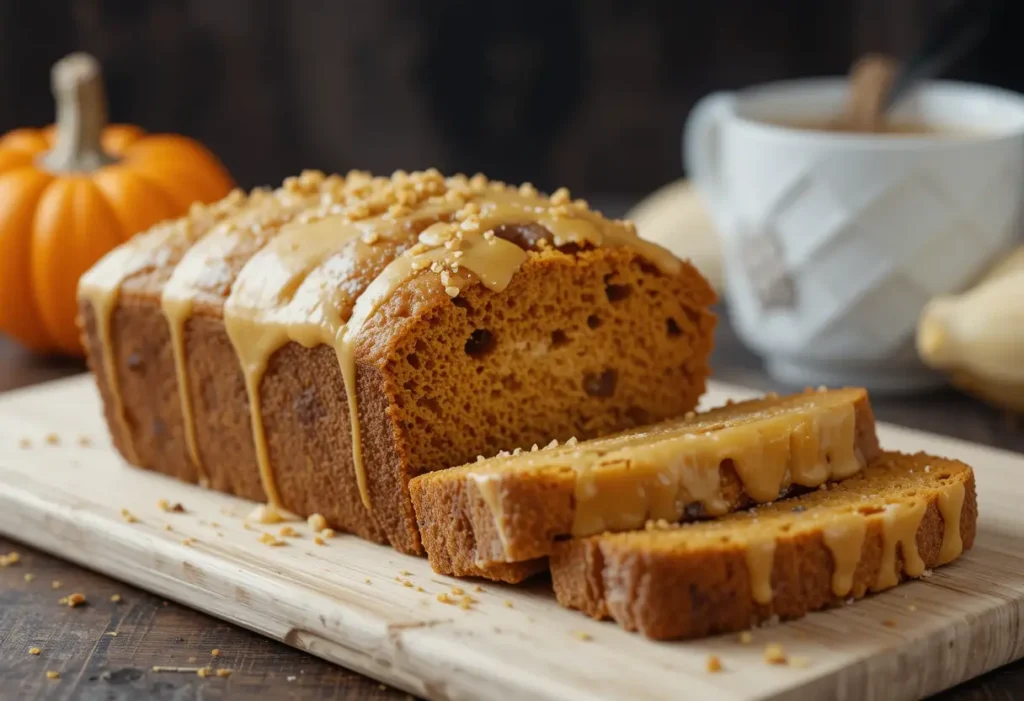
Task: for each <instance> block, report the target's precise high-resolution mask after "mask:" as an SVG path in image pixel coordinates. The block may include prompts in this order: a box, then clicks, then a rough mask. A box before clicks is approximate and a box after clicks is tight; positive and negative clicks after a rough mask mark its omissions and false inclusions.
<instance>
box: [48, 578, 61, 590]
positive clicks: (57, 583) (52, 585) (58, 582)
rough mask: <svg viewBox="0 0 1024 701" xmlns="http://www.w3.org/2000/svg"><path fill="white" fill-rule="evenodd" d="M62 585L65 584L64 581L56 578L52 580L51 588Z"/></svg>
mask: <svg viewBox="0 0 1024 701" xmlns="http://www.w3.org/2000/svg"><path fill="white" fill-rule="evenodd" d="M62 586H64V582H62V581H60V580H59V579H55V580H53V581H52V582H50V589H60V588H61V587H62Z"/></svg>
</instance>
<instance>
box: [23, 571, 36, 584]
mask: <svg viewBox="0 0 1024 701" xmlns="http://www.w3.org/2000/svg"><path fill="white" fill-rule="evenodd" d="M35 578H36V576H35V575H34V574H32V573H31V572H27V573H26V574H25V581H26V582H31V581H32V580H34V579H35Z"/></svg>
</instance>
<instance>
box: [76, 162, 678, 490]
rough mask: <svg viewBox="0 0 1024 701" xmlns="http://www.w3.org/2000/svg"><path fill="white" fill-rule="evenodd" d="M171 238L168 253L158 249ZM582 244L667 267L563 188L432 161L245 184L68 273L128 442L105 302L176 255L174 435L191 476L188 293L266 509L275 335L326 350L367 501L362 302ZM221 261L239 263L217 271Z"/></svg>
mask: <svg viewBox="0 0 1024 701" xmlns="http://www.w3.org/2000/svg"><path fill="white" fill-rule="evenodd" d="M523 227H532V228H531V230H530V231H531V234H537V238H529V237H527V238H526V239H524V238H523V235H522V233H521V229H522V228H523ZM538 232H540V233H538ZM171 245H174V246H176V247H178V248H181V249H182V250H181V251H178V252H176V253H175V254H174V255H170V254H168V251H167V248H168V246H171ZM598 246H629V247H631V248H633V249H635V250H636V251H637V253H638V254H640V255H641V256H643V257H644V258H645V259H646V260H647V261H649V262H650V263H651V264H653V265H654V266H655V267H657V268H658V269H659V270H661V271H663V272H665V273H675V272H677V271H679V270H680V269H681V263H680V261H678V260H677V259H675V258H674V257H673V256H672V255H671V254H669V253H668V252H667V251H665V250H664V249H661V248H660V247H658V246H656V245H653V244H650V243H647V242H644V241H642V240H641V239H639V238H638V237H637V236H636V232H635V229H634V228H633V227H632V225H631V224H629V223H627V222H620V221H611V220H607V219H605V218H604V217H602V216H601V215H600V214H599V213H597V212H593V211H591V210H590V209H589V207H588V206H587V204H586V202H583V201H582V200H576V201H573V200H572V199H571V198H570V197H569V194H568V192H567V191H565V190H559V191H558V192H556V193H555V194H554V195H552V196H550V197H548V196H545V195H542V194H541V193H538V192H537V191H536V189H534V188H533V187H532V186H530V185H524V186H522V187H512V186H508V185H506V184H504V183H500V182H490V181H488V180H487V179H486V178H484V177H483V176H474V177H473V178H467V177H465V176H455V177H452V178H444V177H443V176H441V175H440V173H438V172H437V171H435V170H428V171H425V172H417V173H412V174H407V173H404V172H401V171H399V172H396V173H395V174H394V175H393V176H392V177H390V178H380V177H378V178H374V177H371V176H369V175H368V174H365V173H361V172H352V173H350V174H348V175H347V176H345V177H340V176H330V177H325V176H324V175H323V174H320V173H316V172H307V173H303V174H302V175H301V176H300V177H297V178H289V179H288V180H287V181H285V184H284V186H283V187H282V188H280V189H278V190H276V191H273V192H269V191H266V190H257V191H254V192H253V194H252V195H250V196H248V197H246V196H245V195H243V194H242V193H236V194H234V195H232V197H231V198H229V199H227V200H225V201H223V202H221V203H218V204H216V205H212V206H210V207H206V208H195V209H194V210H193V213H192V214H191V215H190V217H189V218H187V219H185V220H181V221H178V222H174V223H172V224H170V225H167V226H165V227H164V228H162V229H157V230H154V231H153V232H151V233H149V234H145V235H142V236H139V237H137V238H136V239H134V240H133V241H132V242H130V243H128V244H125V245H124V246H122V247H121V248H120V249H118V250H117V251H115V252H114V253H113V254H111V256H109V257H108V258H109V259H110V260H109V261H105V264H104V263H101V264H100V265H98V266H97V267H96V268H95V269H94V270H93V271H91V272H90V273H89V274H87V276H86V277H85V278H83V284H82V287H81V295H82V297H83V298H85V299H89V300H90V301H91V302H92V307H93V309H94V311H95V314H96V318H97V324H98V326H99V336H100V338H101V340H102V343H103V346H104V349H103V350H104V366H105V368H106V374H107V375H108V376H110V378H111V380H110V382H109V386H110V387H111V390H112V392H113V394H114V398H113V405H114V407H115V414H118V416H117V417H115V418H116V420H117V421H118V422H119V423H120V424H121V426H122V428H123V429H124V430H123V433H124V435H125V436H126V438H127V439H129V440H130V437H131V427H130V426H129V425H128V420H127V418H126V417H124V415H123V414H124V410H123V405H124V404H123V400H122V398H121V396H120V391H119V388H118V384H117V378H116V375H115V370H116V366H117V364H116V359H115V358H113V357H112V353H111V329H110V323H111V318H112V314H113V311H114V309H115V308H116V306H117V303H118V294H119V292H120V288H121V283H122V282H123V281H124V280H125V279H128V278H129V277H131V276H132V275H135V274H137V273H139V272H140V271H144V270H146V269H149V268H156V267H159V266H161V265H165V266H166V263H167V261H168V260H171V262H172V265H173V263H174V262H176V261H178V260H179V259H180V261H181V262H180V264H177V265H176V266H174V267H173V270H172V272H171V275H170V279H169V280H168V282H167V284H166V285H165V286H164V287H163V290H162V294H161V306H162V309H163V312H164V315H165V317H166V320H167V323H168V327H169V331H170V336H171V346H172V351H173V356H174V363H175V370H176V375H177V378H176V380H177V387H178V391H179V399H180V403H181V412H182V418H183V425H184V438H185V443H186V446H187V450H188V455H189V458H190V460H191V462H192V463H193V464H194V465H195V466H196V468H197V470H198V471H199V474H200V479H201V481H204V480H205V477H206V475H205V474H204V470H203V466H202V460H201V457H200V455H199V449H198V445H197V437H196V427H195V418H194V409H193V405H192V402H193V398H192V396H191V394H192V388H191V387H190V384H189V378H188V357H187V348H186V343H185V330H186V327H187V324H188V321H189V319H190V318H191V317H192V315H193V313H194V312H195V310H196V309H197V308H199V307H201V306H202V302H204V301H206V300H207V299H209V300H210V301H211V303H213V304H214V305H219V304H220V303H222V302H223V316H224V324H225V329H226V331H227V334H228V336H229V338H230V340H231V342H232V345H233V346H234V348H235V351H236V353H237V356H238V359H239V364H240V366H241V368H242V372H243V376H244V380H245V387H246V392H247V394H248V398H249V409H250V421H251V425H252V434H253V441H254V445H255V452H256V456H257V462H258V466H259V472H260V480H261V483H262V485H263V489H264V492H265V495H266V498H267V501H268V503H269V504H270V505H271V506H273V507H275V508H277V509H278V510H282V509H284V506H285V505H284V504H282V503H281V496H280V494H279V492H278V487H277V484H276V479H275V475H274V471H273V464H272V462H273V461H272V457H271V455H270V450H269V447H268V436H267V435H266V433H265V426H264V421H263V415H262V414H263V412H262V408H261V398H260V387H261V385H262V380H263V377H264V374H265V372H266V369H267V367H268V363H269V362H270V359H271V357H272V356H273V354H274V353H275V352H276V351H277V350H279V349H281V348H282V347H283V346H285V345H287V344H288V343H293V342H294V343H298V344H300V345H302V346H305V347H314V346H318V345H327V346H330V347H331V348H333V349H334V351H335V354H336V357H337V360H338V363H339V367H340V370H341V374H342V377H343V379H344V384H345V388H346V392H347V395H348V397H347V400H348V406H349V412H350V418H351V431H352V460H353V466H354V471H355V477H356V481H357V483H358V487H359V491H360V495H361V498H362V501H363V503H364V504H365V505H366V507H367V508H368V509H369V508H370V498H369V495H370V490H369V487H368V485H367V480H366V471H365V469H364V466H363V460H362V442H361V438H360V426H359V406H358V402H357V395H358V392H357V390H356V381H357V372H356V367H357V359H358V356H357V350H358V347H359V342H360V339H361V337H362V331H363V329H364V328H365V326H366V325H367V324H368V323H369V322H370V321H371V320H372V318H373V317H374V315H375V314H376V313H377V312H378V310H379V309H380V308H381V307H382V306H384V305H386V304H387V303H388V301H389V300H390V299H391V298H392V297H393V296H394V295H395V293H396V291H398V290H399V289H400V288H402V287H403V286H404V285H406V284H407V283H409V282H410V281H411V280H412V279H413V278H416V277H419V276H429V277H430V278H431V279H432V281H433V283H434V284H438V285H439V287H440V289H441V290H442V291H443V292H444V293H445V294H447V295H448V296H449V297H456V296H458V295H459V294H460V293H461V291H462V290H463V289H465V288H466V287H467V286H471V285H476V284H481V285H483V286H484V287H486V288H488V289H490V290H493V291H496V292H500V291H501V290H504V289H505V288H506V287H507V285H508V284H509V282H510V281H511V279H512V278H513V276H514V274H515V272H516V271H517V270H518V269H519V268H520V266H522V264H523V263H524V262H525V261H526V260H527V259H528V257H529V256H530V255H531V253H530V251H543V250H545V249H552V248H563V249H564V250H566V251H569V252H572V251H574V250H580V249H585V248H590V247H598ZM226 260H237V261H239V263H240V262H241V261H243V260H244V261H246V262H245V263H244V264H240V265H236V266H235V267H231V266H230V265H227V264H225V261H226ZM239 267H240V270H239ZM234 271H238V274H237V276H235V275H234ZM128 448H129V450H128V452H129V453H131V452H133V451H131V446H129V447H128Z"/></svg>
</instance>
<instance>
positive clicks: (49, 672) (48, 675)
mask: <svg viewBox="0 0 1024 701" xmlns="http://www.w3.org/2000/svg"><path fill="white" fill-rule="evenodd" d="M46 678H47V679H60V672H54V671H53V670H52V669H51V670H47V672H46Z"/></svg>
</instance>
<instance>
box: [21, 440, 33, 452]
mask: <svg viewBox="0 0 1024 701" xmlns="http://www.w3.org/2000/svg"><path fill="white" fill-rule="evenodd" d="M18 447H19V448H21V449H22V450H26V449H28V448H31V447H32V441H30V440H29V439H28V438H22V439H21V440H20V441H18Z"/></svg>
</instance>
